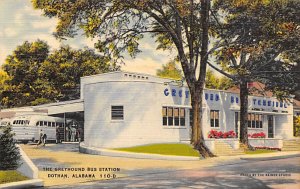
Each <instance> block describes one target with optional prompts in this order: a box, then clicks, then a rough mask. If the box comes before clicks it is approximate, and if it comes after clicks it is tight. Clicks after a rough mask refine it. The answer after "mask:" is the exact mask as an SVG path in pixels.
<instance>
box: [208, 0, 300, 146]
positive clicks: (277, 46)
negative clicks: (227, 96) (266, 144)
mask: <svg viewBox="0 0 300 189" xmlns="http://www.w3.org/2000/svg"><path fill="white" fill-rule="evenodd" d="M299 14H300V2H299V1H297V0H264V1H261V0H216V1H215V10H214V11H212V16H213V18H214V19H215V20H216V22H217V24H216V25H214V27H212V29H213V30H214V31H215V32H216V33H218V35H217V36H216V38H217V40H216V42H215V45H214V48H213V50H212V52H213V53H214V55H215V56H216V58H217V62H218V64H219V66H215V65H213V64H211V63H209V64H210V66H211V67H213V68H214V69H216V70H218V71H219V72H220V73H222V74H224V75H225V76H227V77H229V78H231V79H232V80H234V81H235V82H236V83H238V84H239V85H240V89H241V90H240V91H241V94H240V97H241V122H240V123H241V130H242V131H241V132H240V133H241V141H242V142H243V143H245V144H247V143H248V139H247V138H248V137H247V109H248V94H249V91H248V88H247V83H248V82H252V81H260V82H262V83H265V84H266V86H267V89H272V90H273V91H274V92H276V94H277V95H278V96H281V97H282V98H284V97H288V95H289V93H290V91H292V90H295V88H296V87H297V85H299V80H298V81H297V79H296V77H299V73H296V72H293V71H292V70H293V69H294V68H295V67H294V65H295V63H296V62H299V50H300V48H299V45H300V44H299V43H300V26H299V23H300V22H299V21H300V18H299V16H297V15H299Z"/></svg>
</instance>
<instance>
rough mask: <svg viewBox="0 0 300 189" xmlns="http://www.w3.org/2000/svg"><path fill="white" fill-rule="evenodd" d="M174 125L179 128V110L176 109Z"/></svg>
mask: <svg viewBox="0 0 300 189" xmlns="http://www.w3.org/2000/svg"><path fill="white" fill-rule="evenodd" d="M174 125H175V126H179V108H174Z"/></svg>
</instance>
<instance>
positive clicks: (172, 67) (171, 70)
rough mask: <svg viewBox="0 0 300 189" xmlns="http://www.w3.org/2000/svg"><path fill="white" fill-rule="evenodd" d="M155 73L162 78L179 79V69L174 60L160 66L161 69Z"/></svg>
mask: <svg viewBox="0 0 300 189" xmlns="http://www.w3.org/2000/svg"><path fill="white" fill-rule="evenodd" d="M156 75H157V76H160V77H163V78H171V79H175V80H181V79H182V74H181V70H180V69H178V68H177V67H176V63H175V61H171V62H168V63H167V64H166V65H163V66H162V69H158V70H157V71H156Z"/></svg>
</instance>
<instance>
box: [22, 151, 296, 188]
mask: <svg viewBox="0 0 300 189" xmlns="http://www.w3.org/2000/svg"><path fill="white" fill-rule="evenodd" d="M25 149H26V148H25ZM30 150H32V151H30ZM60 150H63V151H68V152H63V151H61V152H60ZM25 151H27V152H29V153H28V154H29V156H31V158H32V159H33V162H34V163H35V164H36V165H37V166H38V167H39V169H40V170H41V169H42V168H43V167H45V166H48V167H51V166H52V167H55V166H56V167H57V165H60V164H61V161H63V162H67V159H62V160H60V157H68V159H70V158H71V159H70V161H69V162H70V163H69V164H70V165H72V164H73V165H74V166H73V167H79V165H81V166H84V164H79V162H82V161H83V160H84V159H85V160H88V158H90V159H89V161H88V162H90V161H91V160H93V159H94V163H95V162H101V163H102V164H103V165H106V167H109V165H116V167H120V168H121V169H122V170H123V172H122V174H120V175H118V176H117V178H114V179H110V180H100V179H98V180H97V181H89V182H87V181H86V180H82V182H81V183H64V182H61V183H60V184H59V183H54V184H53V183H50V185H52V184H53V185H52V186H50V185H47V186H46V187H45V188H51V189H52V188H75V189H76V188H78V189H79V188H80V189H89V188H101V189H102V188H116V189H119V188H251V189H252V188H254V189H257V188H284V189H285V188H288V189H292V188H297V189H299V188H300V157H290V158H286V159H277V160H267V161H257V160H251V159H250V160H243V161H241V160H240V159H237V158H235V157H232V158H230V159H227V160H226V161H220V162H219V163H212V162H211V161H210V160H200V161H199V162H176V161H174V162H172V161H171V162H170V161H157V160H139V159H136V160H132V159H126V158H125V159H124V158H109V157H101V156H92V155H82V154H78V153H77V152H76V147H75V148H74V147H70V148H66V147H63V146H59V145H58V146H53V147H51V146H49V147H48V148H45V149H38V150H36V149H34V150H33V149H31V148H30V149H28V147H27V149H26V150H25ZM32 152H34V153H32ZM39 152H40V153H39ZM52 153H53V155H52ZM66 153H69V154H66ZM58 154H59V155H58ZM44 156H49V157H51V158H48V159H47V158H44ZM77 157H79V159H77ZM80 158H84V159H81V160H80ZM151 164H152V166H151ZM89 166H91V165H89ZM42 172H43V171H42ZM48 173H49V172H48ZM43 175H44V174H42V176H43ZM49 180H50V181H51V179H49V178H48V181H49ZM55 180H57V181H59V180H58V179H52V181H55ZM65 180H68V179H65ZM70 180H71V179H70ZM73 180H76V179H73Z"/></svg>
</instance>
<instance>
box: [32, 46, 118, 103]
mask: <svg viewBox="0 0 300 189" xmlns="http://www.w3.org/2000/svg"><path fill="white" fill-rule="evenodd" d="M118 69H119V68H117V67H115V68H112V67H110V65H109V63H108V60H107V59H106V58H105V57H103V56H100V55H98V54H96V53H95V52H94V51H93V50H91V49H88V48H85V49H82V50H73V49H71V48H70V47H69V46H62V47H61V48H60V49H58V50H55V51H54V52H53V53H51V54H50V55H49V56H48V57H47V59H46V60H45V62H44V63H43V64H42V66H41V68H40V70H39V71H40V72H39V75H40V78H41V79H40V80H39V81H37V82H40V83H47V85H46V86H51V88H53V89H54V91H55V92H56V94H55V95H54V96H52V97H48V96H46V98H50V99H57V100H72V99H78V98H79V95H80V91H79V84H80V77H83V76H88V75H95V74H99V73H104V72H109V71H112V70H118ZM43 78H45V79H43ZM38 86H39V87H40V88H37V91H43V90H45V89H44V87H43V85H38ZM51 88H50V90H48V91H51ZM46 91H47V90H46ZM47 94H49V92H47V93H45V95H47Z"/></svg>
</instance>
